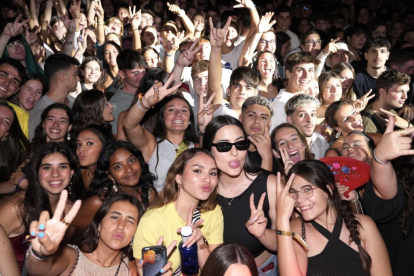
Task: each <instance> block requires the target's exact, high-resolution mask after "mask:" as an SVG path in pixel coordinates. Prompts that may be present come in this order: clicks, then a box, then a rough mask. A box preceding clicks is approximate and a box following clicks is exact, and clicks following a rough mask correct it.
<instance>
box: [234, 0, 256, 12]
mask: <svg viewBox="0 0 414 276" xmlns="http://www.w3.org/2000/svg"><path fill="white" fill-rule="evenodd" d="M236 2H237V3H240V4H237V5H234V6H233V8H247V9H251V10H252V9H254V8H255V7H256V5H255V4H254V3H253V1H252V0H236Z"/></svg>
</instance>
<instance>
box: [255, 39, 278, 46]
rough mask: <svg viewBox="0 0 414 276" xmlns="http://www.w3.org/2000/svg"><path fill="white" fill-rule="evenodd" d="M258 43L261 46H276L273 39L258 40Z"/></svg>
mask: <svg viewBox="0 0 414 276" xmlns="http://www.w3.org/2000/svg"><path fill="white" fill-rule="evenodd" d="M259 43H260V44H262V45H265V44H269V45H273V44H276V40H274V39H272V40H266V39H260V40H259Z"/></svg>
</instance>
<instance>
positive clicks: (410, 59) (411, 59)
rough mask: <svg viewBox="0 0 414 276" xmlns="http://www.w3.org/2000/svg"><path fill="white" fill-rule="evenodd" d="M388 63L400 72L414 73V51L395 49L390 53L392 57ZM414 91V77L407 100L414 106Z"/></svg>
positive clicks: (407, 102)
mask: <svg viewBox="0 0 414 276" xmlns="http://www.w3.org/2000/svg"><path fill="white" fill-rule="evenodd" d="M387 64H388V67H389V68H392V69H394V70H397V71H398V72H401V73H404V74H407V75H409V76H413V75H414V53H413V52H410V51H407V50H404V49H402V50H399V51H395V52H393V53H392V54H391V55H390V58H389V59H388V62H387ZM413 91H414V82H413V78H411V83H410V91H408V95H407V101H406V102H405V103H406V104H409V105H411V106H413V104H414V100H413V98H414V97H413Z"/></svg>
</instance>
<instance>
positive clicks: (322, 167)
mask: <svg viewBox="0 0 414 276" xmlns="http://www.w3.org/2000/svg"><path fill="white" fill-rule="evenodd" d="M292 174H295V175H296V176H300V177H302V178H303V179H306V180H307V181H308V182H309V183H312V184H313V185H315V186H317V187H318V188H319V189H321V190H322V191H323V192H325V193H326V194H327V195H328V205H327V207H326V208H327V210H326V212H327V215H328V210H329V209H332V210H333V211H334V212H335V213H336V215H337V216H340V217H342V218H343V219H344V223H345V226H346V228H347V229H348V231H349V233H350V237H349V242H352V241H354V242H355V243H356V244H357V245H358V251H359V257H360V259H361V262H362V266H363V268H364V271H365V273H366V274H367V275H370V269H371V265H372V260H371V257H370V255H369V254H368V252H367V251H366V250H365V249H364V248H363V247H362V245H361V240H360V233H359V230H358V228H359V227H362V226H361V224H360V222H359V221H358V220H356V219H355V215H354V213H353V212H352V210H351V207H349V202H348V201H342V200H341V196H340V195H339V192H338V189H337V188H336V186H335V178H334V176H333V174H332V172H331V171H330V170H329V168H328V166H326V164H325V163H323V162H321V161H318V160H303V161H300V162H298V163H296V164H295V165H294V166H293V167H292V169H291V170H290V172H289V174H288V176H287V178H288V179H289V177H290V176H291V175H292ZM328 185H329V188H328Z"/></svg>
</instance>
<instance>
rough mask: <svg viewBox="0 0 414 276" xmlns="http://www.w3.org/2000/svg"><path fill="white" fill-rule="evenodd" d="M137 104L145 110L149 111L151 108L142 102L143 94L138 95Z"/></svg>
mask: <svg viewBox="0 0 414 276" xmlns="http://www.w3.org/2000/svg"><path fill="white" fill-rule="evenodd" d="M137 105H138V107H139V108H140V109H141V110H142V111H144V112H147V111H148V110H150V108H148V107H146V106H145V105H144V104H143V103H142V94H139V96H138V101H137Z"/></svg>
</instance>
